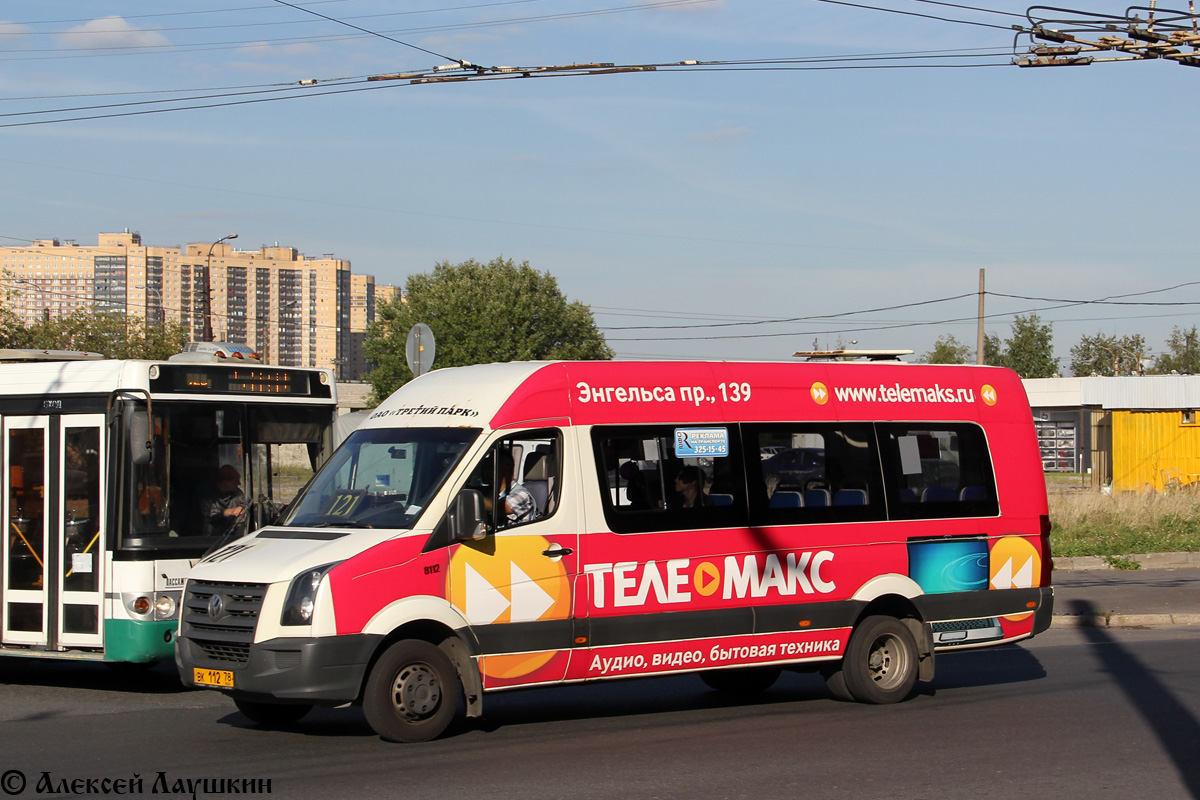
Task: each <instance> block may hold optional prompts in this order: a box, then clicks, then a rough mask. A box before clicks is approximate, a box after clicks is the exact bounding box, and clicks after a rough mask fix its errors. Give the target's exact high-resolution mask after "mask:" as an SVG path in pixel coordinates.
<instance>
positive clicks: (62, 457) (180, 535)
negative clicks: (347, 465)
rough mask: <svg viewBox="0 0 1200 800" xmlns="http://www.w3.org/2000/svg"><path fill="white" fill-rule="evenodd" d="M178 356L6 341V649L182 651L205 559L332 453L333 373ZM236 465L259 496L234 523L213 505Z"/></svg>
mask: <svg viewBox="0 0 1200 800" xmlns="http://www.w3.org/2000/svg"><path fill="white" fill-rule="evenodd" d="M176 358H184V359H187V360H178V361H177V360H175V359H171V360H169V361H134V360H105V359H101V358H99V357H98V356H95V355H94V354H80V353H65V352H52V351H3V350H0V362H3V363H0V426H2V437H3V438H2V442H3V444H2V451H0V452H2V456H0V457H2V458H3V461H4V468H3V472H2V476H0V479H2V480H3V486H2V488H0V514H2V515H3V519H4V523H5V527H6V531H5V536H4V537H3V539H2V540H0V572H2V577H0V655H17V656H32V657H42V658H66V659H82V660H97V661H107V662H136V663H149V662H155V661H160V660H165V659H169V658H171V657H172V655H173V651H174V641H173V640H174V636H175V629H176V626H177V625H178V606H179V598H180V592H181V590H182V588H183V579H184V575H185V574H186V573H187V571H188V569H189V568H190V567H191V565H192V564H193V563H194V562H195V561H196V560H197V559H199V558H200V557H201V556H202V555H203V554H204V553H205V552H206V551H208V550H209V549H211V548H213V547H214V546H216V545H218V544H220V543H221V542H222V541H224V540H226V539H228V538H233V537H236V536H240V535H244V534H245V533H246V532H248V531H250V530H255V529H257V528H258V527H259V526H261V525H263V524H266V523H269V522H271V521H273V519H274V517H275V516H277V515H278V511H279V508H280V507H281V506H282V505H284V504H286V503H287V502H288V501H289V500H290V499H291V498H292V497H293V496H294V495H295V493H296V492H297V491H298V490H299V488H300V487H301V486H303V484H304V483H305V482H306V481H307V480H308V478H309V477H311V475H312V473H313V471H314V470H315V469H316V468H317V467H318V466H320V465H321V463H323V462H324V460H325V459H326V458H327V457H328V456H329V454H330V452H331V450H332V448H333V422H334V417H335V414H336V405H337V399H336V393H335V387H334V382H333V380H332V377H331V375H330V373H329V371H328V370H322V369H298V368H291V367H271V366H264V365H263V364H262V363H261V362H259V361H257V360H250V359H242V358H220V357H218V356H211V355H209V354H207V353H187V354H183V355H182V356H181V357H176ZM227 466H232V467H233V468H234V469H236V470H237V472H238V476H239V478H240V481H241V491H242V492H243V494H244V498H245V502H244V503H242V504H241V505H240V506H235V507H241V508H243V509H244V510H243V512H242V513H241V514H240V515H235V514H231V515H230V519H229V520H228V521H227V522H224V523H223V522H222V521H220V520H212V519H208V518H206V517H205V515H204V514H203V513H202V511H201V508H202V505H203V504H204V502H205V500H206V499H211V493H213V492H214V491H216V490H215V484H216V479H217V474H218V470H220V469H221V468H222V467H227ZM226 473H228V470H226Z"/></svg>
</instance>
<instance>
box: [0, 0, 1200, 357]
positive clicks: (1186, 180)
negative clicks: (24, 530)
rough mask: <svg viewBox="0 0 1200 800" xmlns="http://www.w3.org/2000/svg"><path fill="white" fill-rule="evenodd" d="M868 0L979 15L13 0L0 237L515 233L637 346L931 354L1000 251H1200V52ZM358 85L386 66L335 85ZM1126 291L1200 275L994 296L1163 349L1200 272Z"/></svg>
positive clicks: (1096, 257)
mask: <svg viewBox="0 0 1200 800" xmlns="http://www.w3.org/2000/svg"><path fill="white" fill-rule="evenodd" d="M867 4H868V5H875V6H879V7H887V8H891V9H895V10H898V11H906V12H912V13H921V14H928V15H935V16H941V17H945V18H953V19H959V20H964V21H970V22H977V23H983V24H982V25H980V24H973V25H968V24H956V23H953V22H948V21H944V20H934V19H928V18H922V17H915V16H907V15H901V14H895V13H886V12H883V11H877V10H868V9H863V8H854V7H848V6H844V5H833V4H828V3H821V2H816V1H815V0H791V1H783V2H777V1H776V0H759V1H758V2H748V1H747V2H739V1H738V0H709V1H706V2H694V1H688V0H675V2H665V3H664V2H662V0H658V2H640V0H612V1H611V2H606V0H522V2H469V1H468V0H411V2H407V3H395V2H391V3H388V2H382V1H379V2H377V1H376V0H331V1H327V2H320V3H308V4H304V5H303V6H302V8H303V9H307V11H305V10H302V9H301V8H295V7H289V6H288V5H285V4H282V3H279V2H274V1H273V0H185V1H182V2H176V3H171V4H167V5H163V4H161V3H146V2H119V1H118V2H105V3H95V2H67V1H63V2H37V3H35V2H20V1H14V2H9V3H6V4H5V5H4V8H3V10H0V62H3V63H2V64H0V114H3V115H4V116H0V126H5V127H0V174H2V175H3V180H0V236H3V237H4V238H3V239H0V241H3V242H5V243H7V244H20V243H22V242H23V241H27V240H31V239H34V238H49V237H57V238H64V239H75V240H76V241H79V242H80V243H92V242H94V241H95V236H96V234H97V233H98V232H100V231H112V230H123V229H125V228H129V229H132V230H138V231H140V232H141V233H142V235H143V238H144V241H145V242H146V243H148V244H156V245H178V244H183V243H185V242H191V241H211V240H215V239H217V238H219V237H220V236H223V235H225V234H227V233H230V232H237V233H238V234H239V239H238V241H237V242H236V244H237V245H238V246H239V247H243V248H251V249H253V248H257V247H258V246H260V245H262V244H272V243H275V242H278V243H280V244H287V245H291V246H294V247H297V248H299V249H300V250H301V251H302V252H305V253H307V254H309V255H321V254H325V253H332V254H335V255H337V256H338V257H341V258H346V259H349V260H350V261H351V262H352V263H353V268H354V270H355V272H360V273H368V274H373V275H374V276H375V277H376V280H377V281H379V282H382V283H393V284H403V282H404V280H405V278H406V276H407V275H409V274H411V273H417V272H427V271H429V270H430V269H432V267H433V265H434V264H435V263H436V262H439V261H444V260H448V261H451V262H455V263H457V262H460V261H463V260H466V259H469V258H474V259H477V260H481V261H486V260H490V259H492V258H494V257H496V256H501V255H502V256H504V257H507V258H512V259H515V260H517V261H528V262H529V263H530V264H531V265H532V266H533V267H535V268H536V269H539V270H543V271H548V272H550V273H551V274H552V275H554V276H555V278H557V280H558V282H559V286H560V288H561V289H562V290H563V292H564V293H565V294H566V295H567V296H568V297H569V298H570V299H572V300H578V301H581V302H583V303H586V304H588V305H590V306H592V308H593V310H594V312H595V315H596V321H597V323H598V324H599V325H600V326H601V328H602V329H603V330H604V332H605V334H606V336H607V337H608V338H609V341H610V344H611V345H612V346H613V348H614V349H615V350H616V352H617V354H618V356H619V357H622V358H634V357H666V358H706V357H707V358H788V357H790V355H791V354H792V352H794V351H795V350H797V349H807V348H809V347H811V346H812V345H813V343H814V341H816V342H817V344H818V345H819V346H822V347H824V346H833V345H835V344H836V343H837V342H838V341H839V339H840V340H841V341H842V342H843V343H847V344H848V343H850V342H852V341H857V342H858V345H857V346H858V347H864V348H910V349H913V350H916V351H917V353H918V354H919V353H922V352H924V351H926V350H928V349H929V348H930V347H931V346H932V345H933V342H934V341H935V339H936V338H937V337H938V336H942V335H946V334H951V335H954V336H955V337H957V339H958V340H959V341H960V342H963V343H966V344H969V345H971V346H972V347H973V345H974V341H975V326H974V321H973V318H974V315H975V313H976V304H977V300H976V297H975V295H974V293H975V292H976V290H977V288H978V280H979V270H980V269H984V270H986V275H987V288H988V290H989V292H995V293H998V294H1001V295H1004V294H1007V295H1023V296H1028V297H1044V298H1064V299H1077V300H1089V299H1096V298H1103V297H1111V296H1119V295H1129V294H1132V293H1138V292H1146V291H1150V290H1158V289H1164V288H1166V287H1171V286H1175V285H1178V284H1184V283H1188V282H1190V281H1193V280H1200V277H1198V276H1197V270H1196V268H1195V255H1194V248H1192V247H1189V246H1187V244H1186V243H1187V242H1188V241H1192V236H1191V235H1192V232H1193V219H1194V217H1195V214H1194V211H1193V208H1192V203H1191V202H1190V201H1191V198H1192V196H1193V193H1194V187H1195V186H1196V185H1197V178H1198V177H1200V175H1198V173H1200V158H1198V155H1200V153H1198V149H1200V148H1198V137H1197V135H1196V130H1197V125H1196V123H1197V116H1198V114H1200V106H1198V104H1197V103H1195V102H1194V99H1193V98H1194V96H1195V91H1196V87H1197V85H1198V84H1197V81H1200V72H1198V71H1196V70H1192V69H1187V68H1185V67H1182V66H1180V65H1177V64H1173V63H1167V62H1164V61H1138V62H1120V63H1096V64H1092V65H1091V66H1087V67H1077V68H1056V69H1019V68H1017V67H1015V66H1008V65H1007V62H1008V61H1009V60H1010V59H1011V57H1012V47H1013V43H1014V35H1013V33H1012V32H1011V31H1009V30H1005V29H1004V28H1005V27H1006V26H1008V25H1010V24H1011V23H1013V22H1018V21H1020V20H1018V19H1016V18H1014V17H1007V16H1004V15H1002V14H994V13H985V12H981V11H970V10H967V9H962V8H955V7H949V6H946V5H936V4H931V3H928V2H925V3H919V2H917V0H879V2H874V3H867ZM296 5H300V4H296ZM966 5H974V6H975V8H980V9H984V8H986V9H990V10H994V11H1004V12H1019V13H1023V12H1024V11H1025V8H1026V7H1025V6H1024V5H1016V4H1011V3H1003V2H998V0H997V1H996V2H991V3H987V4H972V3H967V4H966ZM1086 8H1087V9H1088V10H1089V11H1095V12H1103V13H1109V14H1123V13H1124V10H1125V8H1126V6H1125V4H1117V3H1112V2H1096V3H1093V4H1092V5H1088V6H1086ZM163 9H167V11H166V12H165V13H164V11H163ZM193 12H194V13H193ZM308 12H317V13H319V14H322V15H324V16H326V17H331V18H335V19H338V20H342V21H344V22H348V23H350V24H352V25H356V26H358V27H361V28H366V29H368V30H371V31H374V32H377V33H383V34H385V35H386V36H387V37H389V38H383V37H382V36H371V35H367V34H363V33H361V32H359V31H356V30H353V29H351V28H350V27H348V26H346V25H339V24H337V23H335V22H332V21H329V20H326V19H321V18H319V17H317V16H315V15H314V14H313V13H308ZM398 12H406V13H398ZM987 26H998V27H987ZM1027 44H1028V42H1027V40H1025V41H1021V42H1019V43H1018V51H1019V52H1024V50H1025V47H1026V46H1027ZM84 48H91V49H84ZM418 48H420V49H418ZM932 51H945V52H946V53H947V54H948V55H949V54H953V55H954V56H955V57H954V58H952V59H951V58H944V59H941V60H932V59H927V58H925V59H915V58H906V59H903V60H900V59H895V58H894V59H892V60H890V61H856V62H851V61H845V60H840V61H833V62H829V63H826V64H822V65H820V66H822V67H827V68H824V69H812V67H813V66H814V65H813V64H808V65H806V66H807V67H809V68H807V69H787V70H785V69H775V70H753V71H734V70H678V71H671V70H666V69H662V70H658V71H655V72H646V73H639V74H617V75H603V76H589V77H557V78H538V79H517V80H502V81H485V82H459V83H444V84H436V85H417V86H414V85H409V84H407V83H403V82H390V83H370V84H367V83H362V82H351V83H341V84H339V83H338V82H337V81H336V80H335V79H339V78H352V79H361V78H363V77H365V76H369V75H377V74H385V73H394V72H401V71H413V70H427V69H430V68H432V67H434V66H437V65H439V64H443V63H446V60H447V59H462V60H466V61H470V62H472V63H474V64H479V65H485V66H499V65H515V66H522V67H532V66H546V65H562V64H572V63H588V62H614V63H617V64H664V63H669V62H678V61H683V60H688V59H694V60H698V61H735V60H749V59H812V58H816V57H838V58H843V59H844V58H850V57H856V56H864V55H869V54H880V53H908V54H914V53H925V54H928V53H930V52H932ZM852 64H853V65H857V66H866V65H874V66H878V65H897V64H904V65H908V66H910V67H911V66H912V65H923V66H922V68H886V69H846V68H845V67H847V66H849V65H852ZM934 64H936V65H938V66H937V67H936V68H931V67H930V65H934ZM950 64H953V65H955V66H946V65H950ZM967 65H970V66H967ZM977 65H981V66H977ZM793 66H795V65H793ZM828 67H837V68H832V69H831V68H828ZM309 78H312V79H317V81H318V83H317V85H316V86H315V87H310V89H311V93H312V95H313V96H309V97H304V98H301V99H289V100H285V101H280V102H267V103H253V104H241V105H226V106H222V107H214V108H206V109H197V110H184V111H177V112H172V113H155V114H142V115H136V116H110V117H108V118H104V119H91V120H79V121H69V122H58V123H53V124H35V125H18V124H17V123H22V122H43V121H45V120H49V119H59V118H63V117H69V116H92V115H97V114H112V113H124V112H129V111H138V110H149V109H152V108H156V107H155V106H146V105H142V106H121V107H116V106H114V107H113V108H110V109H107V110H104V111H99V110H95V109H89V110H85V111H78V112H60V113H56V114H40V115H39V114H29V113H26V112H36V111H45V110H47V109H62V108H67V107H92V106H96V105H99V104H108V103H111V104H117V103H130V102H145V101H150V100H160V99H167V98H173V97H177V96H179V95H178V90H185V89H186V90H191V89H196V90H199V89H204V90H212V91H203V92H193V93H192V94H206V95H213V96H214V99H210V100H207V101H204V102H205V103H212V104H216V103H227V102H229V101H230V100H237V99H245V98H237V97H229V96H228V95H230V94H231V93H232V92H235V91H247V90H246V89H236V88H233V87H267V86H269V85H272V84H278V85H279V88H282V87H283V86H284V85H288V84H290V85H292V86H295V85H296V82H298V81H300V80H302V79H309ZM346 88H354V89H367V90H366V91H354V92H339V93H334V94H324V95H321V94H317V93H318V92H322V91H333V90H334V89H346ZM172 93H174V94H172ZM289 94H294V92H289ZM258 96H259V95H255V97H258ZM178 104H182V105H198V104H200V102H199V101H189V102H186V103H178ZM960 295H966V296H965V297H959V299H956V300H948V301H944V302H934V303H928V302H927V301H934V300H940V299H942V298H949V297H958V296H960ZM1129 299H1132V300H1142V301H1153V302H1158V303H1185V304H1186V303H1191V302H1194V303H1197V305H1175V306H1163V305H1158V306H1149V305H1147V306H1141V305H1138V306H1124V305H1122V306H1114V305H1096V304H1091V305H1077V306H1071V307H1066V308H1062V307H1056V306H1061V305H1062V304H1061V303H1053V302H1048V301H1043V300H1026V299H1018V298H1011V297H1000V296H989V297H988V298H987V312H988V314H989V316H990V319H989V321H988V324H987V329H988V330H989V331H991V332H993V333H996V334H999V335H1000V336H1001V337H1002V338H1003V337H1004V336H1007V335H1008V333H1009V324H1010V322H1011V319H1012V316H1011V315H1012V314H1014V313H1027V312H1029V311H1038V313H1040V315H1041V317H1042V319H1043V320H1044V321H1048V322H1051V323H1052V324H1053V326H1054V334H1055V338H1054V341H1055V349H1056V352H1057V354H1058V355H1060V356H1061V357H1062V359H1063V365H1064V368H1065V366H1066V364H1067V362H1068V361H1069V350H1070V347H1071V346H1072V345H1073V344H1075V343H1076V342H1077V341H1078V340H1079V337H1080V335H1082V334H1084V333H1089V334H1091V333H1096V332H1098V331H1103V332H1105V333H1109V334H1116V335H1124V334H1133V333H1140V334H1142V335H1144V336H1145V337H1146V339H1147V341H1148V343H1149V344H1150V346H1151V348H1152V352H1159V351H1161V350H1162V349H1163V346H1164V345H1163V340H1164V339H1165V338H1166V336H1167V335H1168V334H1169V333H1170V330H1171V327H1172V325H1180V326H1186V327H1190V326H1192V325H1196V324H1198V321H1197V317H1198V316H1200V312H1198V309H1200V286H1188V287H1183V288H1179V289H1175V290H1173V291H1169V292H1160V293H1156V294H1152V295H1145V296H1141V297H1136V298H1129ZM917 303H925V304H924V305H915V306H912V307H910V308H902V309H892V310H888V311H881V312H876V313H872V314H851V313H850V312H860V311H864V310H868V309H876V308H884V307H892V306H897V305H904V304H917ZM843 314H849V316H839V317H836V318H834V319H823V320H818V319H813V318H814V317H819V316H825V315H843ZM992 315H994V316H992ZM769 320H794V321H792V322H775V323H771V322H768V321H769ZM735 322H753V323H756V324H753V325H729V324H728V323H735ZM714 324H719V325H720V327H713V326H714ZM630 326H652V327H643V328H636V329H631V327H630ZM663 326H698V327H686V328H666V327H663Z"/></svg>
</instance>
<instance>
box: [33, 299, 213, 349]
mask: <svg viewBox="0 0 1200 800" xmlns="http://www.w3.org/2000/svg"><path fill="white" fill-rule="evenodd" d="M25 333H26V338H25V342H24V344H22V345H21V346H23V347H37V348H40V349H45V350H87V351H90V352H93V353H103V354H104V355H105V356H106V357H108V358H149V359H164V358H168V357H169V356H172V355H175V354H176V353H178V352H180V351H181V350H183V345H184V344H185V343H186V342H187V341H188V338H189V335H188V329H187V327H186V326H184V325H181V324H180V323H178V322H173V321H167V322H165V323H163V324H161V325H157V324H156V325H149V326H148V325H146V321H145V320H144V319H142V318H141V317H127V316H126V315H125V314H122V313H116V312H104V313H100V314H97V313H94V312H92V311H90V310H88V309H79V310H77V311H75V313H73V314H71V316H69V317H63V318H62V319H49V320H40V321H39V322H36V323H34V324H33V325H31V326H29V327H28V328H27V329H25Z"/></svg>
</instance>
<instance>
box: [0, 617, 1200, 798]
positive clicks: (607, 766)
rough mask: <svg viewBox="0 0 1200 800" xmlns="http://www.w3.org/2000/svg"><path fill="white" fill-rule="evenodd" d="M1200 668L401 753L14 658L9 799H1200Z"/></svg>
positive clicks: (649, 693) (812, 685)
mask: <svg viewBox="0 0 1200 800" xmlns="http://www.w3.org/2000/svg"><path fill="white" fill-rule="evenodd" d="M1198 661H1200V630H1197V629H1196V627H1195V626H1181V625H1174V626H1169V627H1166V628H1160V629H1150V630H1136V629H1119V630H1112V629H1109V630H1102V629H1062V630H1059V629H1055V630H1051V631H1049V632H1047V633H1045V634H1043V635H1042V636H1040V637H1038V638H1037V639H1036V640H1034V641H1032V642H1029V643H1027V644H1025V645H1022V646H1012V647H1006V648H998V649H990V650H978V651H971V652H961V653H955V654H952V655H948V656H939V662H938V677H937V680H936V681H935V682H934V683H933V684H931V685H928V686H924V687H923V688H922V689H921V691H920V692H919V693H918V694H917V695H916V696H915V697H913V698H912V699H910V700H909V701H907V702H905V703H901V704H898V705H894V706H877V707H871V706H863V705H858V704H852V703H840V702H836V701H834V700H832V699H830V698H829V696H828V694H827V693H826V691H825V688H824V684H823V683H822V682H821V680H820V679H819V678H817V677H815V676H811V675H786V676H785V677H784V678H783V679H781V680H780V682H779V683H778V684H776V686H775V687H774V688H772V689H771V690H770V691H768V692H766V693H765V694H763V695H761V696H759V697H758V698H756V699H754V700H752V701H750V702H740V701H734V700H730V699H728V698H725V697H722V696H720V695H718V694H716V693H714V692H712V691H709V690H708V689H706V688H705V687H704V686H703V684H702V683H701V682H700V680H699V679H698V678H696V677H694V676H680V677H673V678H660V679H652V680H638V681H627V682H622V683H608V684H603V685H591V686H582V687H567V688H561V689H553V690H541V691H534V692H522V693H511V694H506V695H497V696H492V697H489V702H488V717H487V719H486V720H485V721H484V722H482V723H477V724H473V725H470V726H467V727H465V728H464V729H462V730H460V731H457V732H456V733H455V735H452V736H450V737H449V738H446V739H443V740H440V741H436V742H430V743H427V744H420V745H393V744H388V743H385V742H383V741H381V740H380V739H379V738H378V737H376V736H374V735H373V734H372V732H371V730H370V729H369V728H368V727H367V725H366V723H365V721H364V720H363V718H362V715H361V713H360V712H359V711H358V710H357V709H349V708H347V709H318V710H316V711H314V712H313V713H312V714H310V715H309V716H308V717H306V718H305V719H304V720H303V721H302V722H300V723H299V724H297V725H295V726H293V727H292V728H290V729H287V730H278V731H267V730H259V729H254V728H252V727H250V725H249V724H248V723H247V722H246V721H245V720H244V719H243V718H242V717H241V715H239V714H238V713H237V712H236V711H235V710H234V708H233V704H232V703H231V702H230V701H229V700H228V699H227V698H225V697H223V696H221V695H219V694H217V693H215V692H195V691H184V690H182V689H181V688H180V687H179V686H178V684H177V683H176V682H175V681H174V677H173V674H172V673H171V671H170V670H169V669H166V668H164V667H159V668H156V669H155V670H151V671H148V672H144V673H115V674H114V673H111V672H110V671H109V670H107V669H105V668H103V667H98V666H96V665H70V664H62V663H53V664H51V663H44V662H26V661H20V660H15V659H0V742H2V743H3V747H2V749H0V753H2V755H0V773H2V774H0V790H2V791H4V792H5V793H8V792H11V791H12V790H13V789H15V788H19V784H18V778H21V779H23V781H24V784H25V789H24V790H23V791H18V792H15V793H13V794H12V796H17V797H35V796H39V793H38V792H37V791H36V789H37V784H38V782H39V781H41V780H43V777H42V776H43V773H49V776H50V781H51V784H50V785H51V786H52V787H56V788H58V789H63V788H66V789H68V790H69V793H71V794H81V793H84V791H83V790H85V789H87V788H88V784H86V783H85V782H84V781H86V780H87V779H89V778H90V779H93V781H95V782H94V783H93V784H92V785H93V786H95V787H96V789H97V790H99V789H102V788H103V786H104V785H103V784H101V783H99V781H101V780H102V779H105V778H107V779H109V780H110V781H114V780H130V779H133V778H134V776H135V775H138V776H140V780H141V788H142V794H147V795H149V794H152V793H156V794H169V795H172V794H173V795H175V796H182V795H184V794H186V795H187V796H191V795H190V793H188V792H187V786H188V784H187V783H186V781H189V780H199V779H204V778H208V779H210V780H219V779H222V778H234V779H238V780H239V781H240V780H241V779H243V778H248V779H269V780H270V796H274V797H282V798H309V797H313V798H317V797H320V798H341V797H348V798H360V797H362V798H373V797H380V798H384V797H386V798H455V800H463V799H464V798H468V797H469V798H489V800H490V799H491V798H521V800H525V799H527V798H551V797H553V798H564V797H569V798H576V797H578V798H626V797H635V798H643V797H645V798H697V797H698V798H727V797H729V798H739V797H746V798H775V797H780V798H783V797H788V798H793V797H804V798H826V797H828V798H840V797H860V796H866V795H873V796H879V797H887V798H932V797H938V798H943V797H950V798H954V797H971V798H991V797H995V798H1005V800H1009V799H1010V798H1013V797H1030V796H1033V797H1038V796H1040V797H1051V798H1060V797H1061V798H1085V797H1086V798H1094V797H1145V796H1151V797H1155V798H1156V800H1165V799H1166V798H1176V797H1184V798H1186V797H1200V758H1198V755H1200V688H1197V671H1196V668H1195V665H1196V664H1197V663H1198ZM18 773H19V774H18ZM159 773H162V775H163V778H162V780H163V781H165V782H162V783H160V782H159V781H160V779H159V778H158V775H159ZM64 780H65V781H67V783H63V781H64ZM71 781H80V782H79V783H75V784H71V783H70V782H71ZM108 786H109V789H110V792H109V793H115V792H113V791H111V790H112V789H113V788H114V787H115V786H117V784H112V783H110V784H108ZM122 786H124V787H127V786H128V784H123V785H122ZM213 786H214V784H210V788H212V787H213ZM72 787H78V791H76V790H75V789H74V788H72ZM155 789H157V791H152V790H155ZM164 789H165V790H166V791H164ZM177 790H178V791H177ZM92 793H93V794H101V793H103V792H100V791H96V792H92ZM4 796H5V794H0V800H2V798H3V797H4ZM197 796H206V794H205V793H204V792H203V791H199V792H197ZM207 796H212V793H209V794H208V795H207ZM259 796H267V794H266V792H262V793H260V795H259Z"/></svg>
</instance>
